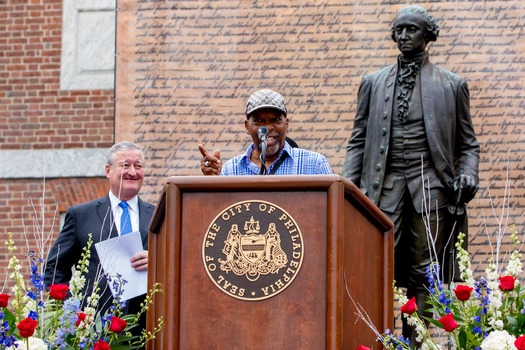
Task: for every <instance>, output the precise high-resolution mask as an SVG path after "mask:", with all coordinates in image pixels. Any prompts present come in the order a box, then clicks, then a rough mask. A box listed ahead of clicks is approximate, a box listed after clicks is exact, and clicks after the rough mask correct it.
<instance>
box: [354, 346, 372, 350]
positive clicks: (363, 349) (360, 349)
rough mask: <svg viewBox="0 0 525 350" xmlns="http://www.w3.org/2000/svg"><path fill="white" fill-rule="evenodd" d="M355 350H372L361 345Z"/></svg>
mask: <svg viewBox="0 0 525 350" xmlns="http://www.w3.org/2000/svg"><path fill="white" fill-rule="evenodd" d="M355 350H370V348H369V347H368V346H364V345H359V346H358V347H357V349H355Z"/></svg>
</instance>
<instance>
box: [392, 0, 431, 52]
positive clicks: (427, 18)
mask: <svg viewBox="0 0 525 350" xmlns="http://www.w3.org/2000/svg"><path fill="white" fill-rule="evenodd" d="M406 15H412V16H418V17H419V16H420V17H421V18H420V21H421V23H423V24H424V28H423V32H424V36H425V41H426V42H427V43H428V42H430V41H436V40H437V38H438V36H439V26H438V24H437V21H436V19H435V18H434V17H432V16H431V15H430V14H429V13H428V12H427V10H425V9H424V8H422V7H421V6H417V5H410V6H407V7H403V8H402V9H401V10H399V11H398V12H397V14H396V17H395V18H394V21H393V22H392V27H391V37H392V40H394V41H395V42H397V39H396V37H397V36H396V22H397V21H398V19H399V18H401V17H403V16H406Z"/></svg>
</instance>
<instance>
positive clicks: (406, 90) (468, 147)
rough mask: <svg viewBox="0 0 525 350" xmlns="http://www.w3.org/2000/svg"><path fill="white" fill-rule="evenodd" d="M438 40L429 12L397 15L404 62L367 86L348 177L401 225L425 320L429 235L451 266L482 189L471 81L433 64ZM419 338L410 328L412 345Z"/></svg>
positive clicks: (395, 34) (402, 281)
mask: <svg viewBox="0 0 525 350" xmlns="http://www.w3.org/2000/svg"><path fill="white" fill-rule="evenodd" d="M438 35H439V27H438V25H437V22H436V20H435V19H434V18H433V17H432V16H430V15H429V14H428V12H427V11H426V10H424V9H423V8H421V7H419V6H408V7H405V8H403V9H401V10H400V11H399V12H398V13H397V15H396V18H395V20H394V22H393V24H392V39H393V40H394V41H395V42H396V43H397V47H398V49H399V51H400V52H401V54H400V55H399V56H398V58H397V63H395V64H393V65H390V66H388V67H385V68H383V69H381V70H379V71H377V72H374V73H371V74H368V75H366V76H364V78H363V79H362V82H361V85H360V87H359V94H358V102H357V113H356V116H355V120H354V129H353V132H352V135H351V137H350V140H349V142H348V145H347V154H346V159H345V164H344V169H343V176H345V177H346V178H348V179H350V180H351V181H352V182H354V183H355V184H356V185H357V186H358V187H360V188H361V190H362V191H363V192H364V193H365V194H366V195H367V196H368V197H369V198H370V199H371V200H372V201H373V202H374V203H376V204H377V205H378V206H379V208H380V209H381V210H382V211H383V212H384V213H385V214H386V215H387V216H388V217H389V218H390V219H391V220H392V221H393V222H394V230H395V243H394V244H395V246H394V250H395V259H394V269H395V279H396V284H397V285H398V286H402V287H406V288H407V296H408V297H409V298H411V297H413V296H415V297H416V302H417V305H418V312H420V313H421V314H422V313H423V310H424V309H425V307H426V306H425V299H426V297H427V294H428V292H427V289H426V277H425V273H426V269H427V267H428V266H429V264H430V263H431V259H435V258H436V256H435V255H432V256H431V251H429V243H428V241H427V227H428V229H429V230H430V231H429V232H431V233H432V236H433V237H435V248H436V252H437V253H438V258H441V257H442V256H443V251H444V249H445V246H446V245H447V242H448V241H449V238H450V237H451V235H453V234H452V229H451V227H450V225H447V224H446V223H450V222H451V220H456V218H457V217H461V216H458V215H456V216H454V215H455V214H463V213H464V207H463V205H464V203H467V202H468V201H470V200H471V199H472V198H473V197H474V195H475V194H476V192H477V189H478V181H479V180H478V163H479V144H478V141H477V139H476V135H475V133H474V127H473V125H472V120H471V116H470V108H469V89H468V86H467V83H466V82H465V81H464V80H463V79H462V78H461V77H459V76H457V75H456V74H454V73H452V72H450V71H447V70H445V69H443V68H440V67H437V66H435V65H433V64H432V63H430V61H429V58H428V56H429V55H428V51H427V45H428V44H429V42H432V41H436V40H437V38H438ZM451 215H453V216H452V217H451ZM463 216H464V217H465V218H466V214H464V215H463ZM448 244H449V245H450V243H448ZM447 249H448V247H447ZM440 262H441V263H443V261H440ZM413 333H414V332H413V330H412V329H411V327H409V326H408V325H406V324H403V334H404V335H405V336H408V337H410V338H411V343H412V344H414V339H415V335H414V334H413Z"/></svg>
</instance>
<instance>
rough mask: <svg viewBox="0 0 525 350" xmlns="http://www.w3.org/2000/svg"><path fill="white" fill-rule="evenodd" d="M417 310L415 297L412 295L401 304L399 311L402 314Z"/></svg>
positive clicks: (410, 313)
mask: <svg viewBox="0 0 525 350" xmlns="http://www.w3.org/2000/svg"><path fill="white" fill-rule="evenodd" d="M416 311H417V304H416V297H412V299H410V300H409V301H407V302H406V303H405V305H403V306H401V312H402V313H404V314H409V315H412V314H413V313H414V312H416Z"/></svg>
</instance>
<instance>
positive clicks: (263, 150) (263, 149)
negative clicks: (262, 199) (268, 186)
mask: <svg viewBox="0 0 525 350" xmlns="http://www.w3.org/2000/svg"><path fill="white" fill-rule="evenodd" d="M259 148H260V149H261V155H260V156H259V160H260V161H261V171H260V172H259V175H266V141H261V143H260V144H259Z"/></svg>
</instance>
